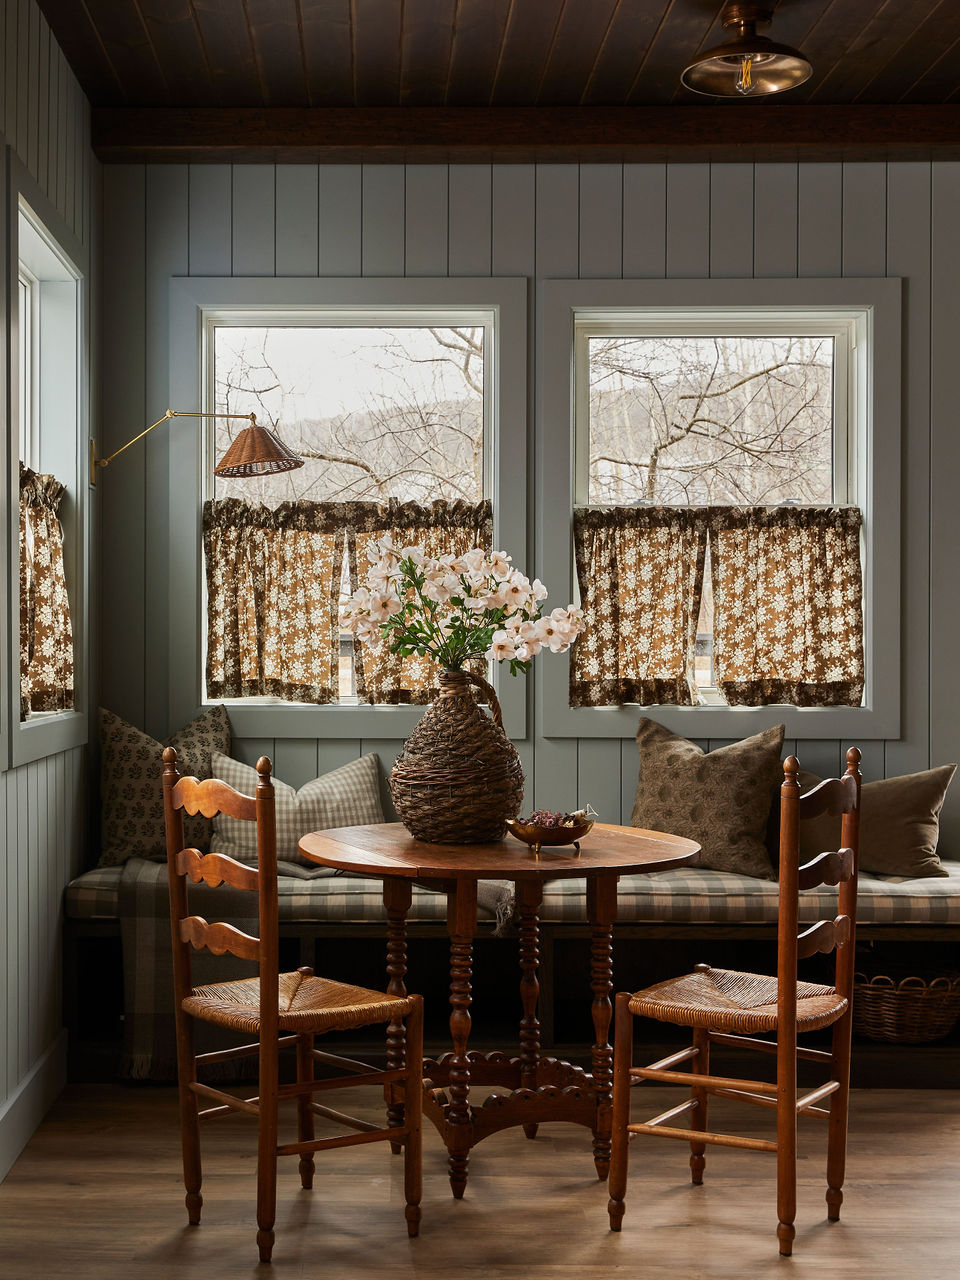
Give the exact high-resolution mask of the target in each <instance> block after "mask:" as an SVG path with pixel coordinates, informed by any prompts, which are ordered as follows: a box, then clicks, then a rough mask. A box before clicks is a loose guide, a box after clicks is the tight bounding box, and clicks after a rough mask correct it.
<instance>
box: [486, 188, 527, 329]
mask: <svg viewBox="0 0 960 1280" xmlns="http://www.w3.org/2000/svg"><path fill="white" fill-rule="evenodd" d="M536 184H537V171H536V169H535V168H534V166H533V165H532V164H495V165H494V166H493V202H492V203H493V210H492V217H493V231H492V236H493V265H492V270H493V274H494V275H495V276H531V277H532V276H534V275H535V274H536V243H537V205H536ZM531 329H532V326H531ZM531 341H532V334H531Z"/></svg>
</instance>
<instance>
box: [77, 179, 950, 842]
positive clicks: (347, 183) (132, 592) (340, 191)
mask: <svg viewBox="0 0 960 1280" xmlns="http://www.w3.org/2000/svg"><path fill="white" fill-rule="evenodd" d="M104 182H105V188H104V219H105V237H104V238H105V245H106V263H105V268H106V269H105V273H104V290H105V296H104V315H105V328H104V347H105V364H106V371H107V389H106V394H107V398H108V400H109V403H108V404H105V406H104V409H105V413H104V431H105V438H104V440H103V445H104V448H105V449H110V448H115V447H117V445H118V444H120V443H121V442H122V440H123V439H125V438H126V436H128V435H129V434H130V433H131V430H133V429H136V428H137V426H138V425H139V423H140V422H141V421H144V422H149V421H153V420H154V419H155V418H156V417H157V416H158V415H159V414H160V413H161V412H162V410H163V409H164V408H165V407H166V403H167V387H168V368H167V347H168V317H167V296H168V279H169V277H170V276H171V275H225V276H226V275H231V274H232V275H242V276H251V275H264V276H273V275H306V276H314V275H318V274H319V275H335V276H360V275H372V276H402V275H407V276H412V275H419V276H446V275H457V276H486V275H500V276H510V275H519V276H527V277H529V278H530V279H531V280H534V281H537V280H542V279H549V278H570V277H577V276H580V277H584V278H591V277H606V278H609V277H620V276H625V277H635V278H664V277H686V278H694V279H697V278H708V277H711V276H728V277H744V276H764V277H777V276H782V277H794V276H821V277H840V276H843V275H845V274H846V275H849V276H884V275H888V274H889V275H891V276H900V277H903V278H904V279H905V281H906V287H905V291H904V379H903V386H904V394H903V401H904V403H903V411H904V417H903V424H904V425H903V433H904V434H903V459H904V461H903V476H902V506H901V516H902V545H903V558H902V564H901V565H899V566H898V565H890V566H889V572H891V573H898V572H899V573H900V575H901V579H902V600H903V622H902V632H903V634H902V646H903V649H902V651H903V673H902V732H901V737H900V739H899V740H897V741H887V742H864V743H862V744H861V745H862V746H863V749H864V753H865V772H866V776H867V777H868V778H869V777H881V776H889V775H893V774H899V773H904V772H909V771H914V770H917V769H923V768H926V767H928V766H929V765H930V764H931V763H942V762H944V761H947V760H956V759H957V758H958V755H960V744H958V734H957V731H956V727H955V726H956V725H957V724H958V723H960V715H958V711H960V705H958V704H960V685H958V682H957V680H956V676H955V661H954V647H955V646H954V636H955V635H956V633H957V629H958V616H957V615H958V605H957V594H958V593H957V590H956V574H955V568H954V558H955V557H954V554H953V552H952V550H951V548H952V547H953V546H954V545H955V544H956V542H957V541H958V540H960V503H958V502H957V501H956V497H955V492H954V490H955V487H956V478H957V476H958V474H960V471H958V462H960V457H958V453H960V446H958V443H957V442H958V440H960V433H958V432H957V430H956V426H955V418H956V409H955V400H956V396H955V364H956V355H955V348H956V340H957V336H958V332H960V326H958V323H957V321H958V318H960V317H958V314H957V312H958V308H960V252H958V249H957V243H956V228H957V225H958V217H960V165H957V164H952V163H945V164H934V165H931V164H927V163H903V164H890V165H886V164H882V163H875V164H873V163H863V164H849V165H841V164H804V165H797V164H796V163H783V164H780V163H777V164H764V165H756V166H754V165H751V164H726V165H706V164H702V165H700V164H682V165H627V166H622V165H606V164H605V165H589V166H575V165H546V166H539V167H535V166H526V165H504V166H499V165H493V166H445V165H423V166H410V167H406V168H404V167H402V166H320V167H319V168H318V167H315V166H306V165H305V166H277V167H274V166H270V165H261V166H245V165H241V166H234V167H230V166H226V165H223V166H217V165H201V166H163V167H142V166H123V167H108V168H107V169H106V170H105V174H104ZM531 327H532V332H533V334H534V337H533V341H532V343H531V363H530V374H531V380H530V381H531V392H532V390H533V388H534V386H535V380H536V333H535V307H534V306H533V305H532V307H531ZM532 405H533V399H532V397H531V418H530V422H531V426H530V432H529V447H530V457H531V463H532V464H535V461H536V458H537V456H538V454H539V451H540V450H543V449H549V448H550V443H551V432H552V430H558V431H565V430H566V429H567V426H566V424H565V423H560V424H550V423H536V422H534V420H533V409H532ZM507 429H516V428H515V424H508V426H507ZM159 436H160V433H154V434H153V436H151V437H150V438H149V439H148V440H147V442H146V443H147V446H148V447H147V449H146V450H145V451H144V452H143V453H140V454H138V456H137V457H136V458H132V459H130V461H129V462H128V464H127V471H126V479H125V482H124V485H123V486H122V487H121V486H120V485H119V484H116V485H113V486H109V487H108V486H107V485H106V484H105V485H104V497H103V501H104V508H105V510H104V540H103V580H104V583H105V588H104V610H103V627H102V634H103V672H104V676H103V698H104V700H105V702H106V704H107V705H109V706H110V707H112V708H113V709H114V710H116V711H117V712H118V713H119V714H121V715H124V716H126V717H128V718H130V719H132V720H134V721H135V722H137V723H139V724H144V725H145V726H146V727H147V728H148V729H149V730H150V731H151V732H153V733H155V734H162V733H165V732H167V731H169V730H171V729H172V728H175V727H176V726H171V725H168V724H167V723H166V712H165V706H166V681H167V679H168V675H169V672H168V657H167V640H166V631H165V626H164V621H165V616H166V608H167V598H168V596H167V592H168V590H169V588H170V583H169V582H168V581H167V579H166V577H165V572H164V568H163V561H164V548H165V545H166V538H167V524H166V499H167V485H168V483H169V481H168V475H169V470H168V468H169V457H170V453H169V450H170V447H171V443H170V433H169V432H168V433H167V434H166V438H159ZM535 472H536V468H535V465H531V468H530V473H531V477H533V476H534V475H535ZM531 486H532V480H531ZM532 501H533V499H532V487H531V496H530V504H531V507H532ZM934 530H936V538H935V539H934V538H933V531H934ZM531 538H532V532H531ZM510 550H511V551H513V552H514V553H515V559H516V560H517V562H518V563H522V562H523V561H522V559H521V556H520V554H519V551H518V549H515V548H510ZM526 563H527V566H528V567H530V566H531V565H533V566H534V567H535V564H536V548H535V547H533V546H532V542H531V545H530V546H529V547H528V548H527V557H526ZM931 581H932V582H933V583H935V584H936V590H934V591H931V589H930V583H931ZM540 661H547V662H549V661H550V656H549V655H546V657H544V658H541V659H540ZM531 696H532V695H531ZM811 720H812V721H814V722H815V717H813V716H811ZM531 723H535V720H531ZM811 729H813V724H812V725H811ZM399 745H400V744H399V742H396V741H393V740H388V741H375V742H374V741H369V740H336V741H314V740H304V739H296V740H292V739H286V740H274V739H266V738H265V739H244V740H241V741H240V742H239V743H238V745H237V750H238V753H239V754H240V755H241V756H242V757H243V758H244V759H247V760H249V761H250V762H252V761H254V760H255V759H256V757H257V755H258V754H261V753H263V752H266V753H268V754H270V755H271V756H272V757H273V759H274V762H275V766H276V770H277V773H278V776H280V777H282V778H285V779H286V780H288V781H290V782H291V783H295V784H299V783H301V782H303V781H305V780H306V779H307V778H308V777H311V776H313V775H314V773H315V772H316V771H318V770H321V771H322V770H324V769H326V768H329V767H332V766H334V765H336V764H338V763H341V762H343V761H345V760H347V759H350V758H352V757H354V756H356V755H357V754H359V753H360V752H361V751H367V750H376V751H378V752H379V753H380V755H381V757H382V759H383V762H384V765H385V766H386V767H387V768H389V766H390V764H391V761H392V759H393V758H394V755H395V753H396V751H397V749H398V747H399ZM711 745H716V744H711ZM787 745H788V749H796V750H797V752H798V754H799V755H800V758H801V760H802V762H803V764H804V765H805V766H807V767H809V768H811V769H814V770H818V771H824V772H826V771H831V772H832V771H835V770H836V769H837V768H839V767H840V760H841V746H842V745H846V744H840V743H838V742H835V741H825V740H821V739H809V740H804V741H801V742H798V743H794V742H790V743H788V744H787ZM521 749H522V754H523V757H524V764H525V768H526V770H527V775H528V791H527V799H528V800H530V799H533V800H535V802H536V803H537V804H538V805H548V806H549V807H560V806H563V805H568V804H570V800H571V797H573V796H576V797H577V798H578V799H579V801H580V802H581V803H583V802H584V801H587V800H589V801H590V802H591V803H592V804H593V805H594V807H595V808H597V809H598V810H599V811H600V812H601V813H602V814H603V816H604V817H606V818H609V819H616V818H617V817H622V818H623V819H624V820H628V818H629V813H630V807H631V804H632V799H633V791H634V787H635V783H636V764H635V751H634V747H633V744H632V743H631V742H623V743H621V742H620V741H619V740H612V739H611V740H604V739H599V740H598V739H593V740H579V741H577V740H574V739H559V738H558V739H536V738H533V739H532V740H530V741H528V742H527V743H524V744H521ZM955 792H956V793H955V795H954V797H953V803H948V807H947V810H946V811H945V815H944V829H945V836H946V838H948V839H949V840H950V841H952V851H953V853H954V856H956V853H957V850H958V849H960V785H958V786H957V787H956V789H955Z"/></svg>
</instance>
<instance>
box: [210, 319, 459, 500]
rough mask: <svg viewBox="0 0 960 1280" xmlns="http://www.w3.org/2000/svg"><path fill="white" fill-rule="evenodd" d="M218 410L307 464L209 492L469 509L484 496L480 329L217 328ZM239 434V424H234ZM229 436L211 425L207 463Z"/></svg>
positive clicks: (225, 427)
mask: <svg viewBox="0 0 960 1280" xmlns="http://www.w3.org/2000/svg"><path fill="white" fill-rule="evenodd" d="M214 361H215V375H214V376H215V384H216V407H217V408H218V409H221V410H223V412H225V413H249V412H251V411H253V412H255V413H256V414H257V416H258V418H259V419H260V420H261V421H264V422H266V423H268V424H269V425H270V426H271V427H273V428H274V429H275V430H277V431H278V432H279V434H280V436H281V437H282V439H283V440H284V441H285V442H286V443H287V444H288V445H289V446H290V447H291V448H292V449H295V450H296V451H297V453H299V454H300V456H301V457H302V458H304V459H305V460H306V466H304V467H303V468H302V469H300V470H298V471H290V472H286V473H284V474H281V475H278V476H265V477H263V478H262V479H260V480H255V481H250V480H243V481H241V482H239V483H238V482H237V481H235V480H221V479H219V478H218V479H217V481H216V486H215V496H216V497H218V498H226V497H242V498H245V499H247V500H248V501H256V500H258V499H259V500H260V501H261V502H263V503H265V504H266V505H267V506H270V507H275V506H277V505H278V504H279V503H281V502H285V501H292V500H296V499H299V498H307V499H310V500H312V501H326V500H334V501H344V502H346V501H355V500H361V501H362V500H364V499H369V500H370V501H372V502H383V501H385V500H386V499H388V498H397V499H399V500H400V501H417V502H422V503H428V502H432V501H434V500H435V499H438V498H446V499H447V500H451V501H452V500H455V499H458V498H462V499H465V500H467V501H470V502H476V501H479V499H480V498H481V497H482V496H483V328H482V327H481V326H476V327H472V326H465V327H431V326H422V327H415V328H413V327H411V328H401V327H396V328H387V327H384V328H347V327H342V328H336V327H310V328H306V327H295V326H280V325H273V326H269V327H268V326H261V327H256V328H235V327H227V326H223V327H219V328H218V329H217V330H216V340H215V352H214ZM240 425H241V426H242V424H240ZM237 429H238V427H237V424H236V423H235V422H229V421H218V422H217V424H216V429H215V441H214V447H215V452H216V454H217V456H220V455H221V454H222V453H223V451H224V450H225V449H226V448H227V446H228V445H229V443H230V440H231V439H232V437H233V435H234V434H235V432H236V430H237Z"/></svg>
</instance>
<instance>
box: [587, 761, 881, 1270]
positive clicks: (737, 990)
mask: <svg viewBox="0 0 960 1280" xmlns="http://www.w3.org/2000/svg"><path fill="white" fill-rule="evenodd" d="M859 765H860V752H859V751H858V750H857V748H856V747H851V748H850V750H849V751H848V752H847V771H846V773H845V775H844V776H843V777H842V778H830V779H828V780H827V781H825V782H821V783H820V785H819V786H817V787H815V788H814V789H813V790H812V791H810V792H808V793H807V794H806V795H804V796H801V794H800V784H799V782H798V780H797V775H798V772H799V768H800V766H799V763H798V762H797V759H796V757H795V756H791V757H790V758H789V759H788V760H786V761H785V762H784V766H783V773H784V779H783V786H782V787H781V790H780V890H779V922H778V931H777V977H776V978H772V977H763V976H761V975H759V974H753V973H735V972H732V971H730V970H724V969H713V968H711V967H710V965H706V964H701V965H697V967H696V969H695V971H694V972H693V973H688V974H686V975H685V976H684V977H682V978H673V979H668V980H667V981H666V982H659V983H657V984H656V985H655V986H652V987H648V988H647V989H646V990H644V991H637V992H635V993H634V994H632V995H631V994H630V993H629V992H622V993H621V994H619V995H618V996H617V998H616V1029H615V1036H614V1041H615V1045H614V1069H613V1070H614V1074H613V1151H612V1158H611V1164H610V1183H609V1191H610V1200H609V1203H608V1206H607V1209H608V1212H609V1215H610V1227H611V1230H613V1231H619V1230H620V1224H621V1221H622V1219H623V1213H624V1203H623V1201H624V1195H625V1193H626V1186H627V1148H628V1143H629V1140H630V1138H631V1137H633V1135H635V1134H657V1135H659V1136H661V1137H666V1138H678V1139H680V1140H682V1141H688V1142H689V1143H690V1151H691V1155H690V1172H691V1178H692V1181H693V1182H694V1184H697V1185H699V1184H700V1183H701V1182H702V1181H703V1170H704V1163H705V1162H704V1152H705V1150H706V1146H707V1144H711V1143H713V1144H716V1145H718V1146H727V1147H740V1148H744V1149H747V1150H751V1151H770V1152H775V1153H776V1155H777V1211H778V1215H779V1219H780V1221H779V1225H778V1227H777V1237H778V1240H779V1242H780V1252H781V1253H782V1254H789V1253H791V1252H792V1248H793V1239H794V1236H795V1235H796V1229H795V1227H794V1218H795V1217H796V1201H797V1194H796V1187H797V1118H798V1117H799V1116H800V1115H805V1116H819V1117H821V1118H823V1119H826V1120H827V1121H828V1137H827V1216H828V1217H829V1218H830V1219H831V1220H832V1221H836V1220H837V1219H838V1218H839V1217H840V1205H841V1202H842V1201H843V1190H842V1188H843V1176H844V1164H845V1159H846V1141H847V1105H848V1097H849V1085H850V1032H851V1012H852V1010H851V1005H852V1000H853V968H854V965H853V960H854V942H855V938H854V931H855V923H856V910H857V872H858V853H859V829H860V768H859ZM823 813H830V814H842V815H843V821H842V826H841V839H840V843H841V846H842V847H841V848H840V849H839V850H838V851H836V852H826V853H821V854H820V855H819V856H818V857H816V858H813V859H812V860H811V861H810V862H808V863H807V864H806V865H805V866H800V856H799V851H800V823H801V821H803V820H804V819H807V818H814V817H817V816H818V815H820V814H823ZM820 884H828V885H836V884H839V886H840V898H839V911H838V914H837V916H836V918H835V919H834V920H825V921H820V922H819V923H818V924H815V925H813V926H811V927H810V928H808V929H805V930H804V932H803V933H801V934H800V935H799V938H798V936H797V930H798V927H799V925H798V916H799V902H798V894H799V891H800V890H801V889H811V888H814V887H815V886H817V885H820ZM834 949H836V972H835V978H834V985H833V986H832V987H828V986H819V985H816V984H814V983H810V982H799V981H798V980H797V960H798V958H804V957H806V956H811V955H814V954H815V953H816V952H825V953H829V952H830V951H832V950H834ZM635 1016H638V1017H645V1018H654V1019H656V1020H658V1021H660V1022H671V1023H675V1024H679V1025H680V1026H685V1027H690V1028H691V1029H692V1031H693V1044H692V1047H690V1048H688V1049H682V1050H680V1051H679V1052H678V1053H672V1054H670V1055H669V1057H666V1058H663V1059H662V1060H661V1061H660V1062H655V1063H653V1064H652V1065H651V1066H649V1067H634V1066H632V1065H631V1062H632V1049H633V1019H634V1017H635ZM828 1026H832V1027H833V1043H832V1049H831V1050H825V1049H811V1048H807V1047H798V1045H797V1033H798V1032H804V1031H816V1030H819V1029H821V1028H823V1027H828ZM771 1032H772V1033H774V1034H775V1039H773V1040H766V1039H762V1038H761V1037H762V1036H763V1035H764V1034H765V1033H771ZM714 1044H716V1045H724V1046H733V1047H736V1048H741V1049H751V1050H756V1051H758V1052H760V1053H771V1054H776V1058H777V1072H776V1075H777V1078H776V1083H769V1082H767V1081H763V1080H741V1079H736V1078H731V1077H729V1076H718V1075H712V1074H710V1046H711V1045H714ZM798 1058H802V1059H807V1060H809V1061H813V1062H819V1063H822V1064H823V1065H824V1066H826V1067H827V1069H828V1070H829V1073H830V1079H829V1080H828V1081H827V1083H826V1084H823V1085H821V1086H820V1087H818V1088H816V1089H812V1090H811V1091H810V1092H808V1093H805V1094H804V1095H803V1096H802V1097H798V1096H797V1059H798ZM688 1060H689V1061H690V1062H691V1069H690V1070H689V1071H677V1070H676V1069H675V1068H676V1067H677V1066H678V1065H679V1064H680V1063H682V1062H685V1061H688ZM644 1080H654V1081H665V1082H668V1083H670V1084H689V1085H690V1086H691V1095H690V1098H689V1099H688V1100H687V1101H686V1102H683V1103H681V1104H680V1105H679V1106H676V1107H672V1108H670V1109H669V1110H668V1111H665V1112H663V1113H662V1114H661V1115H658V1116H655V1117H654V1118H653V1119H652V1120H650V1121H648V1122H647V1123H646V1124H631V1123H630V1122H629V1121H630V1089H631V1086H633V1085H634V1084H639V1083H641V1082H642V1081H644ZM711 1095H715V1096H719V1097H722V1098H734V1099H739V1100H741V1101H744V1102H750V1103H755V1104H757V1105H758V1106H762V1107H770V1108H773V1109H774V1110H775V1111H776V1113H777V1137H776V1141H775V1142H774V1141H767V1140H763V1139H759V1138H749V1137H743V1136H740V1135H736V1134H720V1133H712V1132H709V1131H708V1130H707V1102H708V1099H709V1098H710V1096H711ZM826 1098H829V1099H830V1103H829V1108H826V1107H821V1106H819V1105H817V1104H818V1103H821V1102H823V1101H824V1100H825V1099H826ZM686 1112H690V1113H691V1114H690V1125H691V1127H690V1128H689V1129H682V1128H676V1127H673V1122H675V1120H676V1118H677V1117H678V1116H680V1115H683V1114H684V1113H686Z"/></svg>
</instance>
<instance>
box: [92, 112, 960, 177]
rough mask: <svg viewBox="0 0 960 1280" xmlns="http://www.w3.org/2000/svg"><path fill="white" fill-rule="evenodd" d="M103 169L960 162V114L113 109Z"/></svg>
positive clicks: (99, 146) (104, 135)
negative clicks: (279, 165)
mask: <svg viewBox="0 0 960 1280" xmlns="http://www.w3.org/2000/svg"><path fill="white" fill-rule="evenodd" d="M93 146H94V150H95V151H96V153H97V155H98V156H99V157H100V159H101V160H103V161H104V162H106V163H128V162H136V163H160V164H165V163H166V164H169V163H176V162H186V161H190V162H194V163H221V164H229V163H232V162H238V163H249V162H253V163H256V162H260V163H270V162H286V163H313V164H315V163H318V162H326V163H340V164H356V163H360V162H363V163H365V164H370V163H373V164H377V163H382V164H399V163H404V162H407V163H418V162H419V163H422V162H427V161H431V162H438V161H439V162H450V163H485V162H489V161H497V162H500V163H524V162H532V161H555V162H579V163H584V162H587V163H589V162H591V161H596V162H599V161H614V162H616V161H648V162H659V161H664V160H680V161H683V160H690V161H699V160H718V161H724V160H761V161H762V160H772V159H777V160H784V159H796V160H908V159H930V158H933V157H936V158H938V159H951V160H955V159H960V106H897V107H890V106H789V105H784V104H782V103H769V104H768V103H750V104H740V103H730V104H719V105H717V106H709V105H705V106H696V107H681V106H668V107H520V108H514V107H490V108H488V107H464V108H445V107H427V108H421V107H399V108H392V107H371V108H355V107H331V108H325V107H321V108H299V107H289V108H288V107H270V108H266V107H263V108H262V107H240V108H234V109H221V108H215V107H198V108H175V109H168V108H165V107H154V108H148V107H143V108H141V107H137V108H120V107H117V108H114V107H103V108H98V109H95V110H94V112H93Z"/></svg>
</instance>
